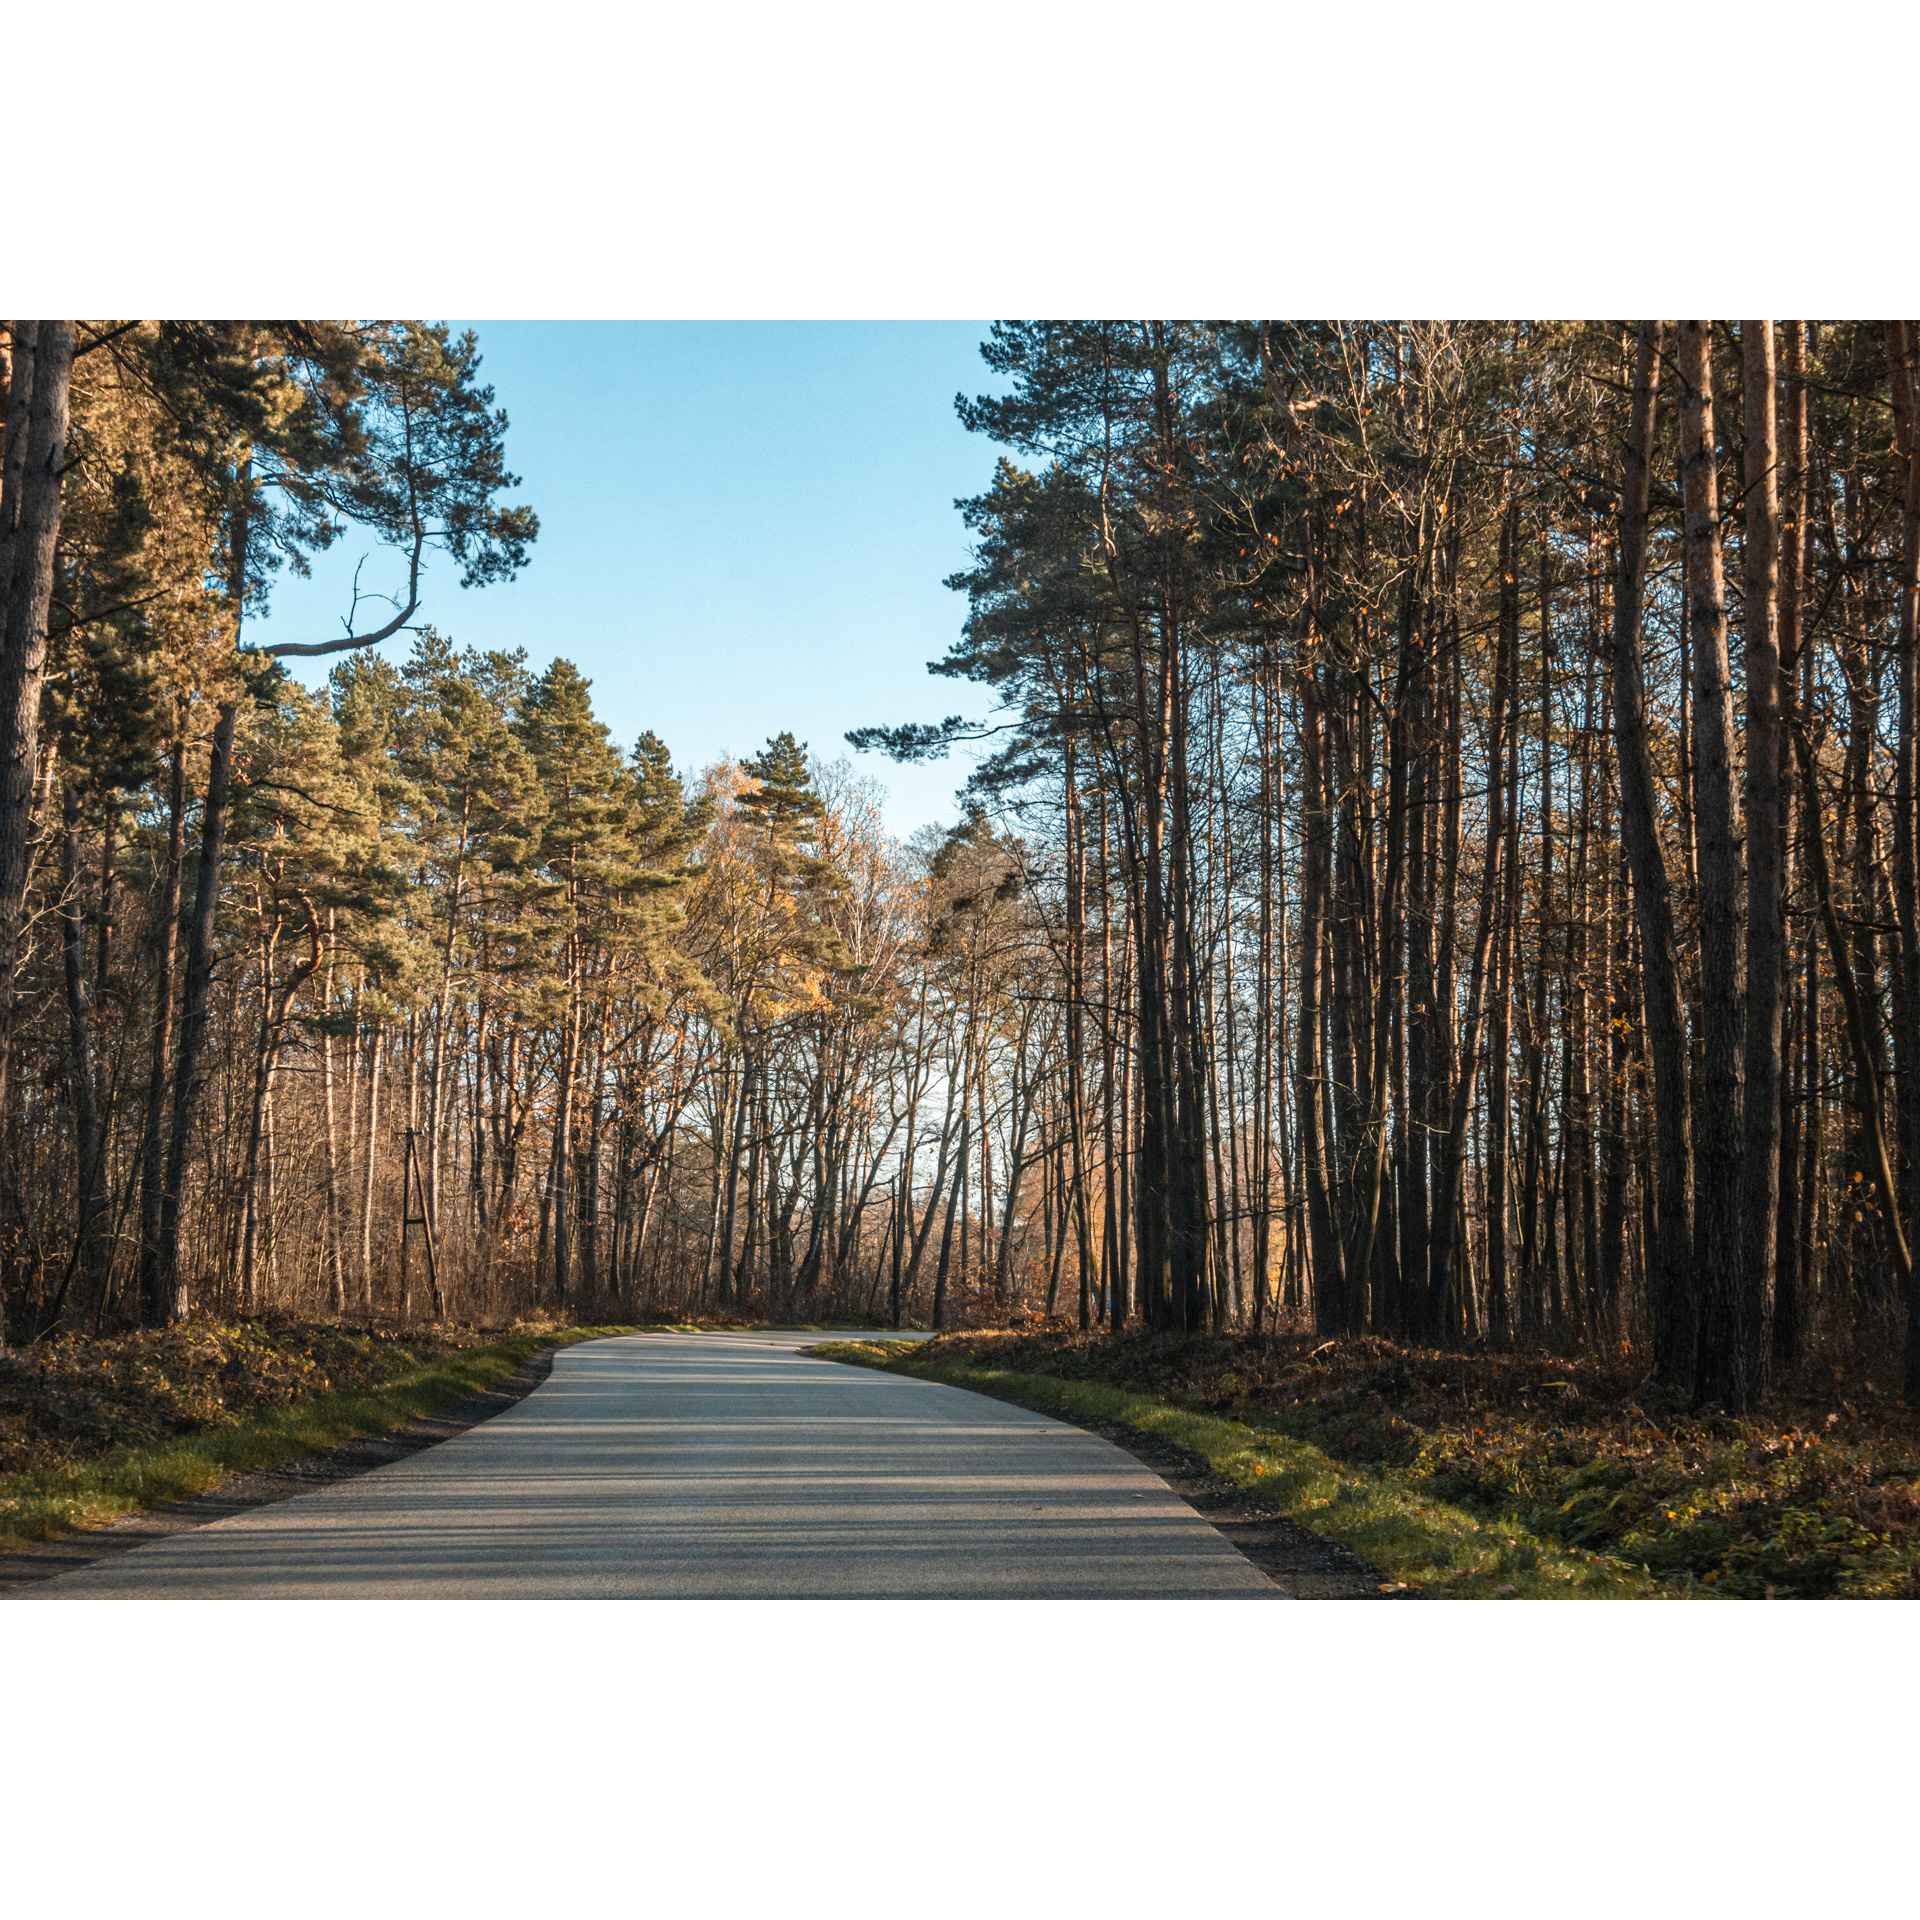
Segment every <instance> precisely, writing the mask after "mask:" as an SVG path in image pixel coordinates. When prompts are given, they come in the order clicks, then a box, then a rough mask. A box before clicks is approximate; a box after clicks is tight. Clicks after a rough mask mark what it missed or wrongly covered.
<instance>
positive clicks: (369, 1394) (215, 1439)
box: [0, 1327, 634, 1552]
mask: <svg viewBox="0 0 1920 1920" xmlns="http://www.w3.org/2000/svg"><path fill="white" fill-rule="evenodd" d="M632 1331H634V1329H632V1328H631V1327H568V1328H566V1329H564V1330H556V1331H554V1332H551V1333H533V1334H519V1335H514V1336H512V1337H510V1338H508V1339H505V1340H496V1341H492V1342H490V1343H489V1344H488V1345H486V1346H483V1347H469V1348H467V1349H465V1350H464V1351H463V1352H459V1353H452V1354H447V1355H445V1356H444V1357H442V1358H440V1359H436V1360H432V1361H430V1362H428V1363H426V1364H425V1365H423V1366H420V1367H418V1368H416V1369H414V1370H413V1371H412V1372H410V1373H404V1374H401V1375H400V1376H399V1377H398V1378H396V1379H393V1380H389V1381H387V1382H386V1384H385V1385H383V1386H377V1387H361V1388H351V1389H348V1390H346V1391H343V1392H339V1393H318V1394H314V1395H312V1396H311V1397H309V1398H306V1399H302V1400H295V1401H293V1402H291V1403H290V1404H289V1405H287V1406H284V1407H275V1408H274V1409H272V1411H271V1412H268V1413H266V1414H263V1415H261V1416H260V1417H259V1418H257V1419H252V1420H246V1421H243V1422H240V1423H237V1424H236V1425H233V1426H230V1427H217V1428H211V1429H209V1430H207V1431H206V1432H202V1433H192V1434H185V1435H182V1436H181V1437H179V1438H178V1439H173V1440H167V1441H163V1442H162V1443H160V1444H159V1445H157V1446H150V1447H127V1448H121V1449H119V1450H117V1451H115V1452H112V1453H108V1454H103V1455H101V1456H100V1457H99V1458H97V1459H92V1460H79V1461H73V1462H70V1463H69V1464H67V1465H64V1466H60V1467H54V1468H48V1469H44V1470H41V1471H37V1472H32V1473H13V1474H0V1552H4V1551H11V1550H13V1549H16V1548H20V1547H28V1546H32V1545H33V1544H34V1543H35V1542H36V1541H40V1540H45V1539H49V1538H50V1537H52V1536H53V1535H55V1534H61V1533H76V1532H80V1531H82V1530H84V1529H85V1528H88V1527H97V1526H99V1525H100V1524H101V1523H102V1522H103V1521H107V1520H111V1519H113V1518H114V1517H115V1516H116V1515H118V1514H122V1513H131V1512H133V1511H134V1510H136V1509H137V1508H141V1507H157V1506H164V1505H165V1504H166V1503H167V1502H168V1501H170V1500H184V1499H186V1498H188V1497H189V1496H190V1495H192V1494H196V1493H205V1492H206V1491H207V1489H208V1488H210V1487H213V1486H216V1485H217V1484H218V1483H219V1482H220V1481H221V1480H223V1479H225V1478H226V1477H227V1475H228V1474H231V1473H245V1472H247V1471H249V1470H250V1469H252V1468H256V1467H277V1466H282V1465H284V1464H285V1463H286V1462H287V1461H289V1460H297V1459H299V1457H300V1456H301V1455H302V1454H307V1453H316V1452H318V1451H319V1450H320V1449H321V1448H322V1447H334V1446H338V1445H340V1443H341V1442H342V1441H346V1440H357V1439H360V1438H361V1437H362V1436H364V1435H366V1434H370V1433H385V1432H387V1431H388V1430H389V1429H391V1428H393V1427H397V1426H401V1425H403V1424H404V1423H405V1422H406V1421H408V1420H415V1419H419V1418H420V1417H421V1416H422V1415H425V1414H430V1413H438V1412H440V1411H441V1409H442V1408H445V1407H450V1406H455V1405H457V1404H458V1403H459V1402H460V1401H462V1400H466V1399H470V1398H471V1397H472V1396H473V1395H474V1394H476V1393H481V1392H484V1391H485V1390H486V1389H487V1388H488V1387H491V1386H494V1385H495V1384H497V1383H498V1382H499V1381H501V1380H504V1379H505V1378H506V1376H507V1375H508V1374H510V1373H511V1372H512V1371H513V1370H514V1368H515V1367H517V1366H518V1365H519V1364H520V1363H521V1361H523V1360H525V1359H526V1358H527V1357H528V1356H529V1355H530V1354H535V1353H538V1352H540V1351H541V1350H542V1349H543V1348H546V1347H570V1346H572V1345H574V1344H575V1343H576V1342H577V1341H581V1340H598V1339H603V1338H605V1337H606V1336H608V1335H610V1334H618V1333H631V1332H632Z"/></svg>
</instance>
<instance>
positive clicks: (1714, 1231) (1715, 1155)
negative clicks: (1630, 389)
mask: <svg viewBox="0 0 1920 1920" xmlns="http://www.w3.org/2000/svg"><path fill="white" fill-rule="evenodd" d="M1712 347H1713V336H1712V331H1711V325H1710V323H1709V322H1707V321H1705V320H1683V321H1681V323H1680V438H1681V454H1680V473H1681V481H1682V485H1683V488H1684V491H1685V495H1686V514H1687V599H1688V604H1689V606H1690V608H1691V610H1692V623H1693V655H1694V697H1695V707H1694V726H1695V729H1696V733H1697V737H1698V744H1699V762H1698V767H1697V770H1696V773H1695V779H1696V781H1697V782H1698V786H1699V821H1700V1001H1701V1010H1702V1016H1703V1022H1704V1031H1705V1049H1704V1052H1703V1055H1702V1061H1701V1074H1702V1080H1701V1089H1700V1094H1701V1097H1700V1115H1699V1124H1700V1134H1699V1138H1698V1141H1697V1142H1696V1146H1695V1170H1694V1222H1693V1234H1694V1258H1695V1263H1696V1265H1697V1266H1698V1268H1699V1272H1700V1347H1699V1358H1698V1364H1697V1368H1696V1372H1695V1377H1694V1392H1695V1396H1696V1398H1698V1399H1701V1400H1717V1401H1724V1402H1725V1403H1726V1405H1727V1406H1728V1408H1729V1409H1730V1410H1731V1411H1734V1412H1739V1411H1742V1410H1743V1409H1744V1408H1745V1407H1746V1406H1747V1404H1748V1402H1749V1400H1750V1398H1751V1395H1752V1382H1751V1381H1750V1379H1749V1377H1748V1373H1747V1366H1746V1354H1747V1342H1746V1341H1745V1340H1744V1338H1743V1337H1742V1329H1741V1324H1740V1308H1741V1300H1742V1296H1743V1292H1744V1282H1743V1279H1742V1270H1743V1262H1742V1247H1743V1244H1744V1237H1745V1236H1744V1232H1743V1227H1744V1222H1743V1220H1742V1209H1743V1205H1744V1183H1743V1178H1742V1162H1743V1160H1744V1154H1743V1151H1742V1148H1743V1144H1744V1126H1743V1110H1742V1105H1741V1096H1742V1084H1741V1083H1742V1067H1743V1061H1742V1046H1741V980H1740V963H1741V959H1742V954H1741V943H1740V938H1739V930H1740V881H1741V872H1740V840H1741V818H1740V806H1739V801H1738V798H1737V795H1736V791H1735V787H1734V777H1733V775H1734V731H1733V687H1732V682H1731V677H1730V674H1729V671H1728V663H1727V607H1726V590H1725V586H1724V582H1723V576H1722V570H1721V555H1720V488H1719V477H1718V474H1717V471H1716V468H1715V444H1716V443H1715V438H1714V422H1713V352H1712Z"/></svg>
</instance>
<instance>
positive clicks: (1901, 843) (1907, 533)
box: [1887, 320, 1920, 1402]
mask: <svg viewBox="0 0 1920 1920" xmlns="http://www.w3.org/2000/svg"><path fill="white" fill-rule="evenodd" d="M1887 336H1888V359H1889V361H1890V363H1891V365H1892V369H1893V404H1894V420H1895V429H1896V434H1897V438H1898V442H1899V444H1898V446H1897V447H1896V449H1895V451H1896V452H1897V454H1898V455H1899V456H1900V458H1901V460H1902V462H1903V463H1904V465H1905V468H1906V472H1905V475H1904V479H1905V483H1906V484H1905V488H1904V491H1903V493H1902V512H1901V547H1900V746H1899V758H1898V762H1897V772H1896V783H1895V788H1894V842H1893V844H1894V905H1895V911H1896V916H1897V918H1898V921H1899V926H1900V958H1901V966H1902V971H1903V972H1904V974H1905V981H1906V994H1905V1008H1904V1012H1905V1017H1906V1030H1907V1046H1906V1055H1907V1065H1908V1071H1907V1074H1906V1078H1905V1082H1904V1083H1903V1085H1902V1086H1901V1089H1900V1101H1901V1108H1902V1118H1903V1120H1904V1121H1905V1123H1906V1124H1905V1126H1904V1127H1903V1128H1902V1136H1903V1140H1904V1144H1905V1146H1906V1158H1907V1194H1906V1210H1907V1218H1908V1220H1909V1221H1920V1087H1916V1086H1915V1085H1914V1084H1913V1082H1914V1081H1915V1079H1916V1078H1917V1077H1920V897H1917V894H1920V890H1917V888H1916V866H1917V865H1920V860H1917V858H1916V851H1915V846H1914V838H1915V821H1914V802H1915V788H1916V784H1920V782H1916V777H1915V758H1916V755H1917V754H1920V711H1916V707H1917V705H1920V661H1917V660H1916V627H1917V626H1920V404H1917V397H1916V394H1915V391H1914V362H1915V359H1916V352H1917V350H1920V339H1916V323H1915V322H1914V321H1911V320H1895V321H1892V322H1890V323H1889V325H1888V328H1887ZM1892 1202H1893V1196H1892V1195H1891V1194H1889V1195H1888V1203H1889V1211H1892V1210H1893V1206H1892ZM1905 1392H1906V1396H1907V1399H1908V1400H1909V1401H1916V1402H1920V1293H1916V1292H1914V1290H1913V1288H1912V1285H1911V1283H1909V1287H1908V1292H1907V1346H1906V1365H1905Z"/></svg>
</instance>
